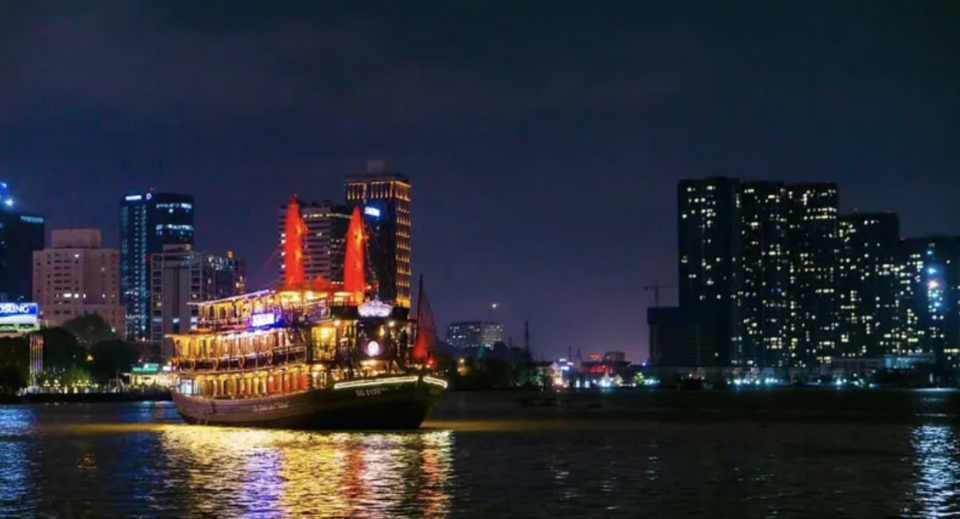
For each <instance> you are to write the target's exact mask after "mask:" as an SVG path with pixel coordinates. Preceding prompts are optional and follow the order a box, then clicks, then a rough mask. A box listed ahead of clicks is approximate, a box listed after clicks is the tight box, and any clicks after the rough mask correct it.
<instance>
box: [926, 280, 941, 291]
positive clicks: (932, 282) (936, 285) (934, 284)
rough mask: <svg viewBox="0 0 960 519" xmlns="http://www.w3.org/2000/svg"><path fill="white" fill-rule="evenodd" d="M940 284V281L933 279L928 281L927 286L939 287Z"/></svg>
mask: <svg viewBox="0 0 960 519" xmlns="http://www.w3.org/2000/svg"><path fill="white" fill-rule="evenodd" d="M939 286H940V283H937V280H935V279H931V280H930V282H929V283H927V288H931V289H934V288H937V287H939Z"/></svg>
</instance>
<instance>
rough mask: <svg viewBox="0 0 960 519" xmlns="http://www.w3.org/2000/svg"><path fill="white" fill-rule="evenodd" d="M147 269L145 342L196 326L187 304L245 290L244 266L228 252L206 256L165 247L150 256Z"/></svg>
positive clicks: (188, 249) (192, 308) (179, 247)
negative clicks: (148, 306)
mask: <svg viewBox="0 0 960 519" xmlns="http://www.w3.org/2000/svg"><path fill="white" fill-rule="evenodd" d="M150 267H151V276H150V280H151V282H150V285H151V286H150V295H151V301H152V304H151V319H150V336H149V339H150V341H151V342H153V343H157V344H160V343H163V338H164V336H166V335H168V334H171V333H184V332H187V331H189V330H191V329H193V328H194V327H195V326H196V324H197V317H198V315H197V307H196V306H193V305H192V304H191V303H199V302H203V301H211V300H215V299H223V298H227V297H233V296H235V295H239V294H242V293H243V292H244V290H245V288H246V277H245V276H246V274H245V268H244V264H243V262H242V261H239V260H237V259H235V258H234V257H233V253H231V252H227V253H225V254H222V255H218V254H207V253H203V252H197V251H194V250H192V248H191V247H190V246H189V245H167V246H165V247H164V251H163V252H161V253H158V254H154V255H153V257H152V258H151V261H150Z"/></svg>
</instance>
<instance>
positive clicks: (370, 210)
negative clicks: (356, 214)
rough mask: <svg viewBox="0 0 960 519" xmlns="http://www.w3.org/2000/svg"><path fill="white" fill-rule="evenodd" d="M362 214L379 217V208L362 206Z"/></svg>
mask: <svg viewBox="0 0 960 519" xmlns="http://www.w3.org/2000/svg"><path fill="white" fill-rule="evenodd" d="M363 214H365V215H367V216H372V217H374V218H380V210H379V209H377V208H376V207H364V208H363Z"/></svg>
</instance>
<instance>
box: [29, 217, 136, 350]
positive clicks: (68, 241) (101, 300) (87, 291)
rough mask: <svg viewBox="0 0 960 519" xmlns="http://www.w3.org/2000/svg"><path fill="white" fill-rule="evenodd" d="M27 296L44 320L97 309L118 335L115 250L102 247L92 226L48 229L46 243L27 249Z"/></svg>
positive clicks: (120, 314)
mask: <svg viewBox="0 0 960 519" xmlns="http://www.w3.org/2000/svg"><path fill="white" fill-rule="evenodd" d="M33 298H34V301H36V302H37V303H39V304H40V310H41V311H42V312H43V323H44V325H45V326H50V327H54V326H62V325H63V324H64V323H66V322H67V321H70V320H71V319H74V318H76V317H80V316H82V315H86V314H97V315H99V316H100V317H102V318H103V320H104V322H106V323H107V324H108V325H109V326H110V327H111V328H112V329H113V332H114V333H116V334H117V335H118V336H119V337H120V338H123V336H124V333H125V329H124V326H125V323H126V321H125V319H124V311H123V305H122V304H120V251H118V250H115V249H104V248H102V240H101V237H100V231H99V230H98V229H54V230H53V232H52V233H51V239H50V247H48V248H46V249H44V250H41V251H36V252H34V253H33Z"/></svg>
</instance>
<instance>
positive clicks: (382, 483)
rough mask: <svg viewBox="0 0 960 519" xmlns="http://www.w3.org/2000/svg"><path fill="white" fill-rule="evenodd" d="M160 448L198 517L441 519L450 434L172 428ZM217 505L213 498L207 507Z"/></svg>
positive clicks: (446, 499) (445, 501)
mask: <svg viewBox="0 0 960 519" xmlns="http://www.w3.org/2000/svg"><path fill="white" fill-rule="evenodd" d="M161 445H162V447H163V450H164V452H165V455H166V456H167V459H168V462H169V466H170V468H171V470H173V471H174V472H178V471H180V470H183V471H186V473H187V474H188V475H189V486H190V494H191V495H194V496H197V497H198V499H195V500H194V503H193V505H194V507H195V512H196V513H197V514H198V515H206V514H214V513H216V514H217V515H219V516H231V517H354V516H357V515H358V514H362V515H363V516H364V517H401V516H414V515H415V516H417V517H442V516H445V514H446V513H447V511H448V503H449V495H447V493H446V484H447V478H448V477H449V474H450V470H451V453H450V451H451V448H452V445H453V438H452V433H450V432H447V431H441V432H414V433H395V434H373V433H371V434H358V433H354V434H349V433H337V434H319V433H301V432H288V431H258V430H241V429H221V428H210V427H183V426H171V427H168V428H167V429H166V430H164V431H163V433H162V435H161ZM214 496H215V497H214Z"/></svg>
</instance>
